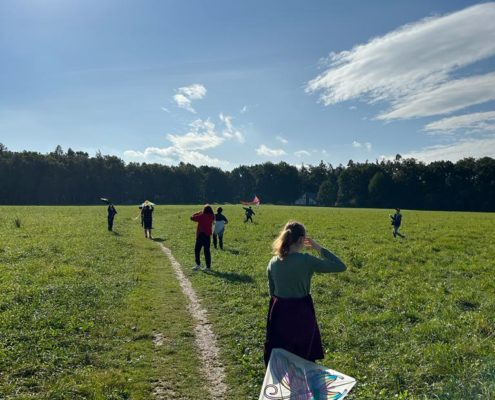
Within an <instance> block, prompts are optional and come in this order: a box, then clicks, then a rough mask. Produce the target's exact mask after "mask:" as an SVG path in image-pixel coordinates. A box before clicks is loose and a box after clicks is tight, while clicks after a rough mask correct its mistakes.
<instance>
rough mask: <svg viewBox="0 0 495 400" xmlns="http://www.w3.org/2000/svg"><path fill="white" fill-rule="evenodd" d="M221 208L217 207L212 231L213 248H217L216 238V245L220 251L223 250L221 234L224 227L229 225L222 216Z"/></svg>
mask: <svg viewBox="0 0 495 400" xmlns="http://www.w3.org/2000/svg"><path fill="white" fill-rule="evenodd" d="M222 212H223V208H222V207H218V208H217V213H216V214H215V228H214V230H213V247H215V249H216V248H217V237H218V245H219V246H220V250H223V233H224V231H225V225H227V224H228V223H229V221H228V220H227V217H226V216H225V215H223V214H222Z"/></svg>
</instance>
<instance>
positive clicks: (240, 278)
mask: <svg viewBox="0 0 495 400" xmlns="http://www.w3.org/2000/svg"><path fill="white" fill-rule="evenodd" d="M205 272H206V271H205ZM207 273H208V274H209V275H213V276H216V277H217V278H221V279H225V280H226V281H229V282H232V283H253V282H254V279H253V278H252V277H251V276H250V275H246V274H238V273H236V272H222V271H216V270H211V271H208V272H207Z"/></svg>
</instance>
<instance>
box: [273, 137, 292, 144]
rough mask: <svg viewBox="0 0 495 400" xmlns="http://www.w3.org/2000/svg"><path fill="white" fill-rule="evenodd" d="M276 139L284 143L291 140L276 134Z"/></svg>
mask: <svg viewBox="0 0 495 400" xmlns="http://www.w3.org/2000/svg"><path fill="white" fill-rule="evenodd" d="M276 139H277V140H278V141H279V142H280V143H283V144H287V143H289V141H288V140H287V139H284V138H283V137H282V136H276Z"/></svg>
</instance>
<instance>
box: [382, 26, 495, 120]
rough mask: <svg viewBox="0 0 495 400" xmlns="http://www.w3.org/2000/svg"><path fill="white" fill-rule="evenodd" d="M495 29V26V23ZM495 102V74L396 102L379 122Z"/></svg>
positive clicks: (442, 86)
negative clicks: (494, 100)
mask: <svg viewBox="0 0 495 400" xmlns="http://www.w3.org/2000/svg"><path fill="white" fill-rule="evenodd" d="M494 25H495V23H494ZM494 42H495V36H494ZM493 99H495V73H490V74H486V75H478V76H473V77H469V78H464V79H457V80H452V81H450V82H447V83H444V84H439V85H437V86H436V87H434V88H431V89H429V90H426V89H425V90H423V91H420V92H418V93H414V94H410V95H409V96H405V97H404V98H402V99H400V100H398V101H397V102H395V103H394V104H393V106H392V110H390V111H388V112H386V113H382V114H380V115H379V116H378V119H385V120H387V119H399V118H400V119H405V118H413V117H427V116H430V115H439V114H449V113H451V112H454V111H457V110H461V109H463V108H466V107H468V106H472V105H475V104H480V103H484V102H487V101H489V100H493Z"/></svg>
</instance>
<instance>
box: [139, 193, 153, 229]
mask: <svg viewBox="0 0 495 400" xmlns="http://www.w3.org/2000/svg"><path fill="white" fill-rule="evenodd" d="M141 225H142V226H143V228H144V237H145V238H147V239H153V238H152V237H151V229H153V205H152V204H151V203H150V202H149V201H148V200H146V201H145V202H144V203H143V205H142V208H141Z"/></svg>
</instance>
